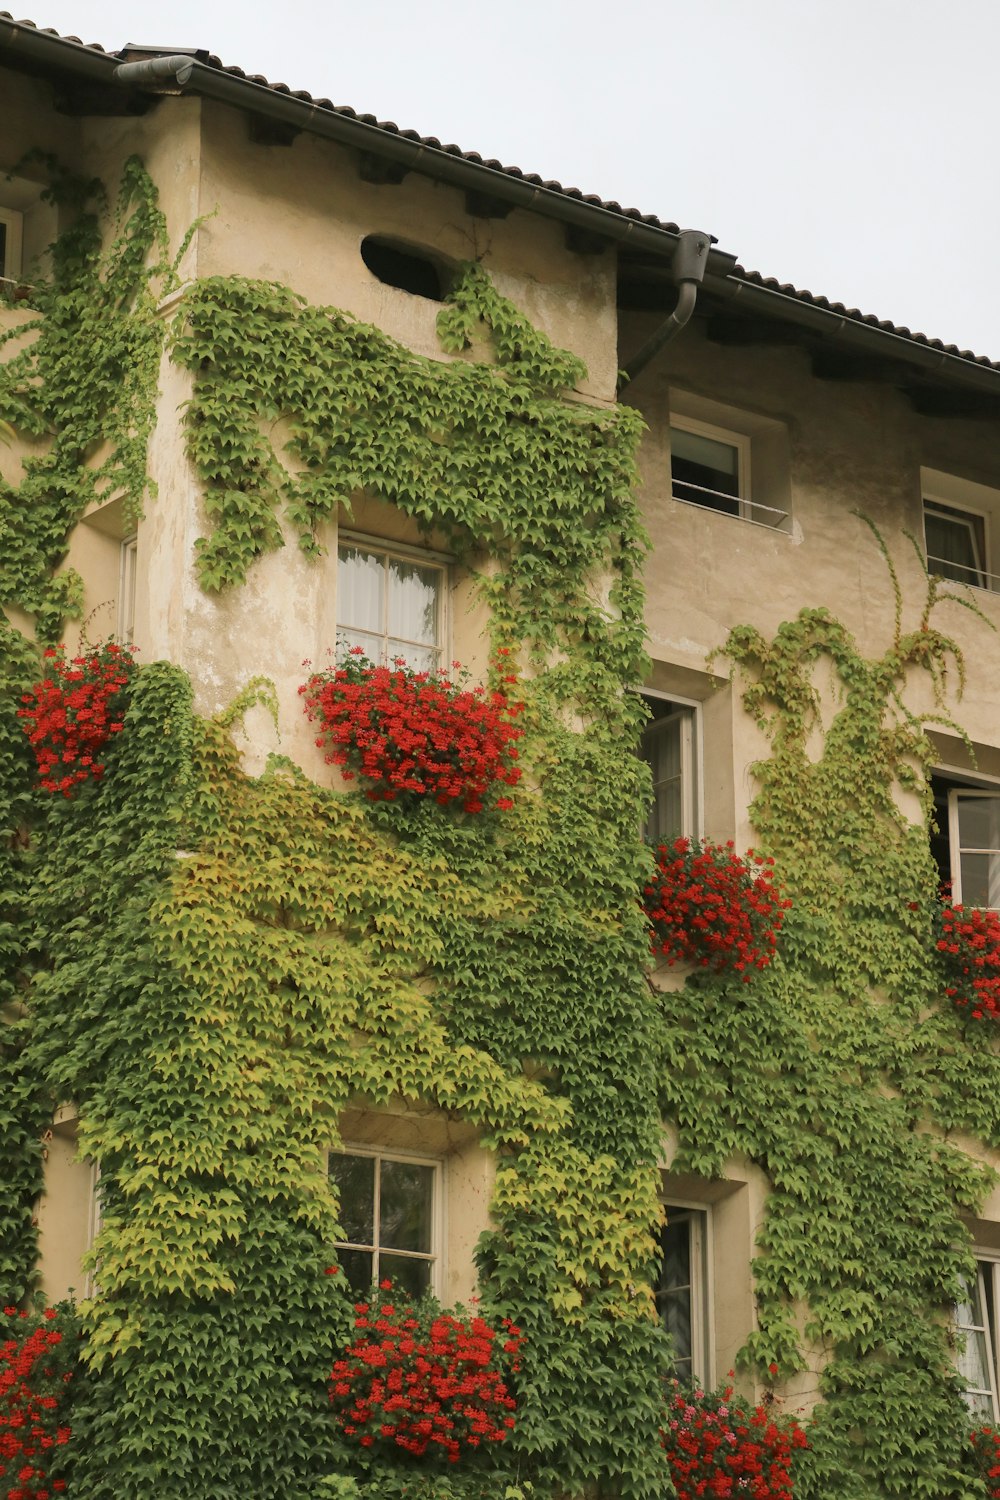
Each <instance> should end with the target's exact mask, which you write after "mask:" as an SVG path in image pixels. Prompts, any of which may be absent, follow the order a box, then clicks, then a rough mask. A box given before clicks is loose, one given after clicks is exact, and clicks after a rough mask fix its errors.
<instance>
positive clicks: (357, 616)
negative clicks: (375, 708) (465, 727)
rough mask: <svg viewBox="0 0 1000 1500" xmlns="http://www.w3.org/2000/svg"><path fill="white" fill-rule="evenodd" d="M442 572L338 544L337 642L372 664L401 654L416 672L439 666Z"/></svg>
mask: <svg viewBox="0 0 1000 1500" xmlns="http://www.w3.org/2000/svg"><path fill="white" fill-rule="evenodd" d="M444 582H445V569H444V567H443V566H442V565H441V564H440V563H433V562H428V561H426V560H425V559H424V558H422V557H421V558H419V559H418V557H417V556H415V555H413V554H408V553H406V552H393V551H390V550H388V549H382V548H375V547H368V546H364V545H362V544H360V543H356V542H342V543H341V545H340V548H339V566H338V572H337V644H338V650H339V651H341V652H343V651H345V650H349V649H350V647H351V646H361V647H362V648H363V649H364V652H365V655H366V656H368V657H370V658H371V660H372V661H392V659H393V658H394V657H397V656H402V657H404V658H405V659H406V662H407V665H408V666H411V667H413V668H414V669H415V670H416V671H433V670H434V669H435V668H436V667H438V666H439V665H440V662H441V653H442V645H443V638H444V628H443V612H444V595H445V589H444Z"/></svg>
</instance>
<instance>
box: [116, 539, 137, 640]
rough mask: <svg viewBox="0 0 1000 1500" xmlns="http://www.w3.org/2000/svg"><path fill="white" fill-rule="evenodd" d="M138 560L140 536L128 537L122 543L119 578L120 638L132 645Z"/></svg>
mask: <svg viewBox="0 0 1000 1500" xmlns="http://www.w3.org/2000/svg"><path fill="white" fill-rule="evenodd" d="M137 560H138V538H137V537H134V536H130V537H128V538H127V539H126V540H125V541H124V542H122V544H121V562H120V567H119V580H118V640H119V641H120V643H121V644H122V645H123V646H130V645H131V644H132V641H133V640H134V638H135V576H136V574H135V570H136V562H137Z"/></svg>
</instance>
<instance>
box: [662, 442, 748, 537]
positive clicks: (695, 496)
mask: <svg viewBox="0 0 1000 1500" xmlns="http://www.w3.org/2000/svg"><path fill="white" fill-rule="evenodd" d="M670 479H671V488H672V492H673V497H674V499H675V500H686V501H687V502H688V503H689V504H691V505H703V506H705V507H706V508H707V509H708V510H718V511H722V512H724V513H725V514H726V515H729V516H740V515H747V514H749V500H750V440H749V438H747V437H744V436H742V435H740V434H738V433H734V432H726V431H724V430H723V429H722V428H719V427H710V426H709V425H708V423H706V422H696V421H694V420H693V419H692V418H689V417H686V418H684V419H683V420H682V419H676V418H675V420H674V421H672V422H671V424H670Z"/></svg>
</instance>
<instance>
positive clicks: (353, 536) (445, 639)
mask: <svg viewBox="0 0 1000 1500" xmlns="http://www.w3.org/2000/svg"><path fill="white" fill-rule="evenodd" d="M341 547H357V548H359V549H361V550H363V551H366V552H375V553H378V554H379V555H380V556H381V557H383V558H384V559H386V560H388V559H389V558H391V557H397V558H399V559H400V560H401V561H402V562H410V563H418V564H419V565H420V566H421V567H423V568H434V569H436V570H437V571H438V572H439V573H440V575H441V586H440V589H439V591H438V620H437V627H438V640H437V653H438V668H439V669H440V668H443V667H445V666H446V665H447V663H448V662H449V661H450V659H451V650H450V633H451V620H450V613H449V608H448V605H449V595H450V592H451V589H450V584H451V567H452V561H453V560H452V559H451V558H450V557H448V556H446V555H445V554H444V553H442V552H432V551H430V550H429V549H425V548H422V547H408V546H405V545H397V544H396V543H395V542H387V541H386V539H385V537H375V536H369V535H367V534H365V533H364V532H358V531H345V530H341V531H340V533H339V535H338V537H337V557H338V564H339V558H340V548H341ZM384 593H385V599H384V611H385V613H384V616H383V624H384V625H385V626H386V629H385V630H383V631H382V636H381V639H382V649H381V654H380V656H379V661H384V660H387V659H388V642H389V640H390V637H389V634H388V608H389V590H388V588H386V589H385V591H384ZM337 630H338V631H339V630H357V631H358V633H359V634H367V633H368V632H365V631H362V630H361V629H360V627H359V626H354V625H351V624H350V623H349V622H348V621H346V620H341V618H340V598H339V594H338V599H337ZM413 645H414V646H416V647H418V648H420V649H424V647H423V643H422V642H417V641H415V642H413Z"/></svg>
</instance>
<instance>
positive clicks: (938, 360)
mask: <svg viewBox="0 0 1000 1500" xmlns="http://www.w3.org/2000/svg"><path fill="white" fill-rule="evenodd" d="M704 287H705V291H706V293H710V294H711V295H713V296H717V297H719V298H724V299H725V300H726V301H728V302H729V303H730V305H732V306H736V307H738V308H739V309H740V311H741V312H746V313H747V314H748V315H751V316H753V315H756V316H758V317H765V318H775V317H777V318H780V319H781V320H782V321H784V322H786V323H793V324H794V325H795V326H796V327H799V328H804V329H806V330H808V331H810V332H813V333H816V334H817V335H819V337H821V338H830V339H835V340H836V341H837V343H838V344H839V345H840V346H841V347H842V348H845V349H849V350H855V351H856V352H857V353H858V354H867V355H871V356H872V357H876V358H881V359H898V360H900V361H901V362H903V363H905V364H909V365H912V366H913V368H914V369H915V370H919V371H920V372H922V373H923V374H925V375H928V376H934V375H936V376H938V377H939V378H941V377H944V378H945V379H946V380H948V381H954V382H955V383H956V384H958V385H964V386H966V387H968V388H969V389H971V390H980V391H987V390H988V391H990V392H991V393H992V394H994V395H1000V370H996V369H993V368H992V367H991V366H990V365H982V364H978V363H976V362H975V361H974V360H971V359H964V358H963V357H962V355H960V354H950V353H949V352H948V351H947V350H946V349H932V348H930V347H929V346H928V345H926V344H922V343H919V342H918V341H917V340H915V339H908V338H907V337H906V336H905V335H904V334H901V333H894V332H893V331H892V329H889V328H872V327H870V326H869V325H867V324H865V323H860V322H858V320H857V319H856V318H849V317H848V316H847V315H846V314H845V313H840V312H835V311H834V310H833V309H832V308H827V307H817V306H816V305H815V304H814V303H810V302H803V301H802V300H801V299H800V298H798V297H794V296H791V295H790V294H789V293H788V292H782V291H778V290H777V289H776V288H774V287H765V286H757V285H755V284H754V283H753V282H749V281H743V280H741V279H740V277H739V276H738V275H737V276H733V275H727V276H724V277H718V276H716V275H714V274H713V273H712V272H711V269H710V270H709V272H708V273H707V274H706V276H705V282H704Z"/></svg>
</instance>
